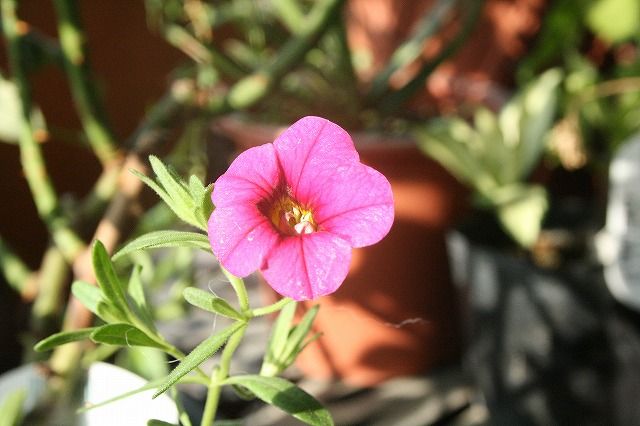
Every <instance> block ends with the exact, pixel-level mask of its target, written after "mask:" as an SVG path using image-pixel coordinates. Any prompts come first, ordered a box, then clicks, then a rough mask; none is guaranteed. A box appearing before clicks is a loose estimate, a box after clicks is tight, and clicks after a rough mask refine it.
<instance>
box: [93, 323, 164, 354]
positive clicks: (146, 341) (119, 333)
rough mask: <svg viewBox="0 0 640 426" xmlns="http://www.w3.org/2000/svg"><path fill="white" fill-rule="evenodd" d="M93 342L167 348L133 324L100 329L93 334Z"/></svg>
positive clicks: (109, 325) (107, 326) (105, 326)
mask: <svg viewBox="0 0 640 426" xmlns="http://www.w3.org/2000/svg"><path fill="white" fill-rule="evenodd" d="M90 337H91V340H93V341H94V342H96V343H104V344H106V345H117V346H149V347H152V348H159V349H165V346H164V345H162V344H160V343H158V342H156V341H155V340H153V339H151V338H150V337H149V336H147V335H146V334H145V333H144V332H143V331H141V330H140V329H138V328H136V327H134V326H132V325H131V324H107V325H103V326H102V327H98V328H97V329H96V330H94V331H93V333H91V336H90Z"/></svg>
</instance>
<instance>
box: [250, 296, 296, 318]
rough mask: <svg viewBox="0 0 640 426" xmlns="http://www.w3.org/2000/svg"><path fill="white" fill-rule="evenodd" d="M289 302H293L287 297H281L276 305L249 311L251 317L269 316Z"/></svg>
mask: <svg viewBox="0 0 640 426" xmlns="http://www.w3.org/2000/svg"><path fill="white" fill-rule="evenodd" d="M291 302H293V299H290V298H288V297H283V298H282V299H280V300H278V301H277V302H276V303H273V304H271V305H268V306H264V307H262V308H256V309H254V310H253V311H251V313H252V316H254V317H260V316H263V315H269V314H272V313H274V312H278V311H279V310H281V309H282V308H284V307H285V306H286V305H288V304H289V303H291Z"/></svg>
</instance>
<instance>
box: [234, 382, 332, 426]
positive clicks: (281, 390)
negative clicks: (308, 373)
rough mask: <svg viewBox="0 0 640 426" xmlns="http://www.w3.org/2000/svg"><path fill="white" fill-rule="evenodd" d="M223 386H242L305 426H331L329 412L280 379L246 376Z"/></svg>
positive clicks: (308, 396)
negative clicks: (305, 425)
mask: <svg viewBox="0 0 640 426" xmlns="http://www.w3.org/2000/svg"><path fill="white" fill-rule="evenodd" d="M224 384H225V385H240V386H244V387H245V388H247V389H249V390H250V391H251V392H252V393H253V394H254V395H255V396H257V397H258V398H260V399H261V400H262V401H264V402H266V403H267V404H270V405H274V406H276V407H278V408H280V409H281V410H283V411H285V412H287V413H289V414H291V415H292V416H293V417H295V418H297V419H298V420H301V421H303V422H305V423H307V424H310V425H318V426H321V425H322V426H324V425H333V419H332V418H331V414H329V411H327V409H325V408H324V407H323V406H322V404H320V403H319V402H318V401H317V400H316V399H315V398H314V397H312V396H311V395H309V394H308V393H307V392H305V391H304V390H302V389H300V388H299V387H298V386H296V385H295V384H293V383H291V382H290V381H288V380H285V379H282V378H280V377H264V376H258V375H246V376H233V377H229V378H228V379H227V380H225V381H224Z"/></svg>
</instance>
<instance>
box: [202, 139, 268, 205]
mask: <svg viewBox="0 0 640 426" xmlns="http://www.w3.org/2000/svg"><path fill="white" fill-rule="evenodd" d="M279 181H280V169H279V167H278V160H277V158H276V154H275V150H274V149H273V144H265V145H261V146H256V147H254V148H250V149H248V150H246V151H244V152H243V153H242V154H240V155H239V156H238V157H237V158H236V159H235V160H233V162H232V163H231V165H230V166H229V169H228V170H227V171H226V172H225V174H223V175H222V176H220V177H219V178H218V180H217V181H216V183H215V185H214V187H213V194H212V195H211V199H212V200H213V205H214V206H216V207H217V208H219V207H227V206H234V205H237V204H242V203H245V204H246V203H247V202H248V203H256V202H258V201H259V200H261V199H265V198H267V197H269V196H270V195H271V194H272V193H273V189H274V188H275V187H276V185H277V184H278V182H279Z"/></svg>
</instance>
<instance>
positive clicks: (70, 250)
mask: <svg viewBox="0 0 640 426" xmlns="http://www.w3.org/2000/svg"><path fill="white" fill-rule="evenodd" d="M0 7H1V13H2V30H3V32H4V37H5V40H6V43H7V50H8V56H9V64H10V67H11V71H12V77H13V80H14V82H15V84H16V86H17V87H18V91H19V93H20V100H21V103H22V108H21V116H20V119H21V132H20V141H19V145H20V159H21V162H22V167H23V168H24V173H25V177H26V179H27V182H28V184H29V188H30V189H31V193H32V195H33V200H34V202H35V204H36V208H37V210H38V214H39V215H40V218H41V219H42V220H43V222H44V223H45V225H46V226H47V228H48V229H49V232H50V234H51V236H52V237H53V240H54V242H55V243H56V245H57V246H58V248H60V250H61V252H62V253H63V254H64V256H65V259H67V261H69V262H71V261H73V259H75V258H76V256H77V255H78V254H79V253H80V252H81V251H82V250H83V249H84V247H85V245H84V242H83V241H82V240H81V239H80V238H79V237H78V236H77V235H76V233H75V232H74V231H73V230H72V229H71V227H70V224H69V221H68V220H67V218H65V217H64V215H63V214H62V211H61V209H60V205H59V202H58V196H57V194H56V192H55V190H54V188H53V184H52V183H51V181H50V179H49V176H48V174H47V170H46V167H45V162H44V158H43V156H42V151H41V149H40V146H39V145H38V142H37V140H36V138H35V136H34V126H33V123H32V117H31V90H30V86H29V82H28V79H27V75H26V70H25V67H24V63H23V56H22V46H21V38H22V33H23V32H24V28H25V26H26V25H25V24H23V23H21V22H19V21H18V19H17V16H16V10H17V2H16V0H0Z"/></svg>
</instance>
